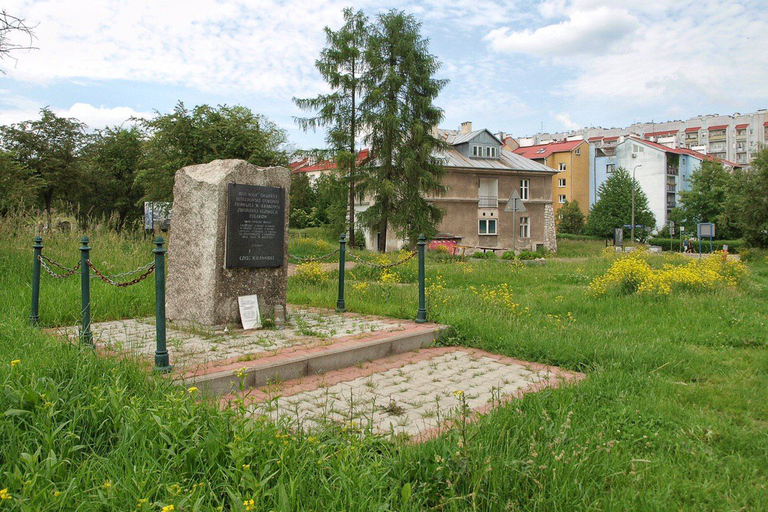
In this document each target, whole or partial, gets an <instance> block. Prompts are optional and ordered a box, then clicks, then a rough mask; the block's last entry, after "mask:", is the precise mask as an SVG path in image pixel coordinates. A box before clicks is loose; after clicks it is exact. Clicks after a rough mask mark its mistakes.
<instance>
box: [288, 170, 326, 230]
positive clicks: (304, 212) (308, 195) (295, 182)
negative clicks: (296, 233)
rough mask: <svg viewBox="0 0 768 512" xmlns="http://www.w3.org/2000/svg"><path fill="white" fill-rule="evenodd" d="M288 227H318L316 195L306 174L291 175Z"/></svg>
mask: <svg viewBox="0 0 768 512" xmlns="http://www.w3.org/2000/svg"><path fill="white" fill-rule="evenodd" d="M290 203H291V212H290V216H289V218H290V226H291V227H292V228H306V227H311V226H315V225H319V223H320V222H319V219H317V194H316V193H315V189H314V188H312V184H311V183H310V181H309V176H307V174H306V173H302V172H300V173H296V174H293V175H291V201H290Z"/></svg>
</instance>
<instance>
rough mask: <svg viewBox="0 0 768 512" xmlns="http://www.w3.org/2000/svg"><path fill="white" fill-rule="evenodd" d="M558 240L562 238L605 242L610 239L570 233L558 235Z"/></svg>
mask: <svg viewBox="0 0 768 512" xmlns="http://www.w3.org/2000/svg"><path fill="white" fill-rule="evenodd" d="M557 238H562V239H564V240H605V239H606V238H609V237H607V236H597V235H572V234H570V233H558V234H557Z"/></svg>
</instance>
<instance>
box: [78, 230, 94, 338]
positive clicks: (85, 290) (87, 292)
mask: <svg viewBox="0 0 768 512" xmlns="http://www.w3.org/2000/svg"><path fill="white" fill-rule="evenodd" d="M89 241H90V240H88V237H87V236H84V237H83V238H82V239H81V240H80V243H82V244H83V245H82V246H80V297H81V302H80V303H81V305H82V312H83V324H82V325H81V326H80V341H81V342H82V343H83V344H85V345H88V346H91V347H92V346H93V333H92V332H91V269H90V267H89V266H88V260H89V259H90V252H91V248H90V247H89V246H88V242H89Z"/></svg>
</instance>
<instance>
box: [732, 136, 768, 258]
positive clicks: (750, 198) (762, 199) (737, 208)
mask: <svg viewBox="0 0 768 512" xmlns="http://www.w3.org/2000/svg"><path fill="white" fill-rule="evenodd" d="M725 213H726V215H727V216H728V218H729V219H732V220H733V223H734V225H735V226H736V228H737V229H740V230H741V231H742V233H743V234H744V240H745V241H746V242H747V243H748V244H749V245H751V246H756V247H768V149H763V150H761V151H760V152H759V153H758V154H757V156H756V157H755V158H754V160H752V163H751V164H750V165H749V167H748V168H747V169H744V170H737V171H735V172H734V186H733V189H732V192H731V193H730V194H728V198H727V200H726V210H725Z"/></svg>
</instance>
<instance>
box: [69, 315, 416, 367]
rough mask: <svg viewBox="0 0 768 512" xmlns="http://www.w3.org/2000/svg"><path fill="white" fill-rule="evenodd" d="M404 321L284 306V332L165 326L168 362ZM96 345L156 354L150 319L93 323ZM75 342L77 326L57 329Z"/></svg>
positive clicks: (336, 336) (276, 347) (250, 353)
mask: <svg viewBox="0 0 768 512" xmlns="http://www.w3.org/2000/svg"><path fill="white" fill-rule="evenodd" d="M402 328H403V322H400V321H397V320H389V319H385V318H380V317H373V316H364V315H352V314H344V315H337V314H333V313H332V312H329V311H325V310H320V309H311V308H298V307H293V306H289V307H288V321H287V324H286V326H285V328H284V329H281V330H276V329H260V330H252V331H243V330H242V329H233V330H232V331H230V332H225V331H224V330H221V329H218V330H214V329H203V328H192V327H186V328H185V327H182V326H171V324H169V325H168V329H167V332H166V339H167V347H168V351H169V353H170V354H171V363H172V364H173V365H174V367H175V368H176V369H178V370H181V369H187V370H188V369H190V368H193V367H196V366H209V365H211V364H212V363H222V364H225V363H231V362H233V361H238V360H252V359H254V358H256V357H258V356H260V355H268V354H272V353H275V352H277V351H280V350H283V349H287V348H290V347H295V346H297V345H307V346H311V345H317V344H323V343H332V342H334V341H338V340H341V339H344V338H348V337H354V336H362V335H365V334H370V333H377V332H381V331H396V330H400V329H402ZM91 331H92V332H93V338H94V342H95V344H96V347H97V348H98V349H102V350H105V351H111V352H127V353H129V354H131V355H134V356H139V357H145V358H148V359H151V358H153V357H154V353H155V325H154V319H151V318H148V319H130V320H117V321H113V322H98V323H94V324H92V325H91ZM57 332H58V333H59V334H64V335H66V336H68V337H70V338H73V339H76V338H77V336H78V334H79V328H78V327H67V328H63V329H59V330H58V331H57Z"/></svg>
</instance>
